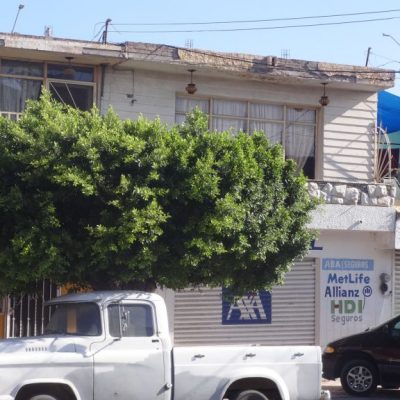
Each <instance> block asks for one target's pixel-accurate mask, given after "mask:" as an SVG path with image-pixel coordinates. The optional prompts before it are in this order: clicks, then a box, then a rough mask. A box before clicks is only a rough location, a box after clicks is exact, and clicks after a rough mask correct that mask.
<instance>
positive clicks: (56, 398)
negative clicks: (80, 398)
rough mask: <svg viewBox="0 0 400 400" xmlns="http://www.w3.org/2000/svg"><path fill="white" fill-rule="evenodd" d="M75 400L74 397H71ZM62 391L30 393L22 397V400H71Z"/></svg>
mask: <svg viewBox="0 0 400 400" xmlns="http://www.w3.org/2000/svg"><path fill="white" fill-rule="evenodd" d="M73 398H75V397H73ZM71 399H72V397H70V396H68V395H67V394H66V393H64V392H63V391H52V390H43V389H42V390H40V391H35V392H31V393H29V394H26V395H25V396H23V397H22V400H71Z"/></svg>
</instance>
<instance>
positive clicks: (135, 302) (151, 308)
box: [105, 301, 158, 340]
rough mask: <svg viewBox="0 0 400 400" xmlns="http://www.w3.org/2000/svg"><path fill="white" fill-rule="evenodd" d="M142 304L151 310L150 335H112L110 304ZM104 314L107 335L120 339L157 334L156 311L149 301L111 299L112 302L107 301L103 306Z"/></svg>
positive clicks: (139, 337)
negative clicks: (151, 325)
mask: <svg viewBox="0 0 400 400" xmlns="http://www.w3.org/2000/svg"><path fill="white" fill-rule="evenodd" d="M143 305H144V306H146V307H148V308H149V309H150V312H151V320H152V324H153V334H152V335H151V336H124V335H121V336H114V335H113V334H112V333H111V329H110V312H109V308H110V306H119V307H123V306H143ZM105 315H106V327H107V332H108V335H109V336H110V337H112V338H119V339H120V340H122V339H124V340H125V339H128V340H132V339H145V338H151V337H155V336H158V325H157V318H156V312H155V308H154V305H153V304H152V303H151V302H147V301H113V302H109V303H107V304H106V306H105Z"/></svg>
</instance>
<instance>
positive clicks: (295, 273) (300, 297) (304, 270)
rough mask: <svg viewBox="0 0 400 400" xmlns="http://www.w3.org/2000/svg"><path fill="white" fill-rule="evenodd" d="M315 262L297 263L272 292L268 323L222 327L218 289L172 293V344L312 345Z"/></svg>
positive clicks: (313, 332) (309, 260) (313, 338)
mask: <svg viewBox="0 0 400 400" xmlns="http://www.w3.org/2000/svg"><path fill="white" fill-rule="evenodd" d="M315 281H316V271H315V260H314V259H305V260H303V261H301V262H297V263H296V264H295V265H294V266H293V268H292V270H291V271H290V272H289V273H288V274H287V275H286V280H285V284H284V285H283V286H277V287H274V288H273V290H272V292H271V300H272V321H271V324H254V325H223V324H222V322H221V321H222V296H221V289H210V288H203V289H200V290H199V289H196V290H190V289H186V290H183V291H179V292H176V293H175V309H174V314H175V315H174V338H175V344H178V345H179V344H181V345H208V344H222V343H224V344H251V343H258V344H269V345H285V344H315V343H316V338H315V315H316V304H315V299H316V293H315V291H316V289H315V288H316V284H315Z"/></svg>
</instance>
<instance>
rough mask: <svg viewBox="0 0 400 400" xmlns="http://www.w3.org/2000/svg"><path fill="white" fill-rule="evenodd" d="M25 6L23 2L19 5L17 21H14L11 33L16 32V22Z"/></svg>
mask: <svg viewBox="0 0 400 400" xmlns="http://www.w3.org/2000/svg"><path fill="white" fill-rule="evenodd" d="M24 7H25V6H24V5H23V4H20V5H19V6H18V11H17V16H16V17H15V21H14V25H13V27H12V29H11V33H14V29H15V24H16V23H17V20H18V16H19V13H20V11H21V10H22V9H23V8H24Z"/></svg>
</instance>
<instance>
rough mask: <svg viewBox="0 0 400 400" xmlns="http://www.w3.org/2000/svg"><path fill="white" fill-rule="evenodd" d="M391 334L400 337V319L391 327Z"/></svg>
mask: <svg viewBox="0 0 400 400" xmlns="http://www.w3.org/2000/svg"><path fill="white" fill-rule="evenodd" d="M391 335H392V336H393V337H400V321H397V322H396V323H395V324H394V325H393V326H392V329H391Z"/></svg>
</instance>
